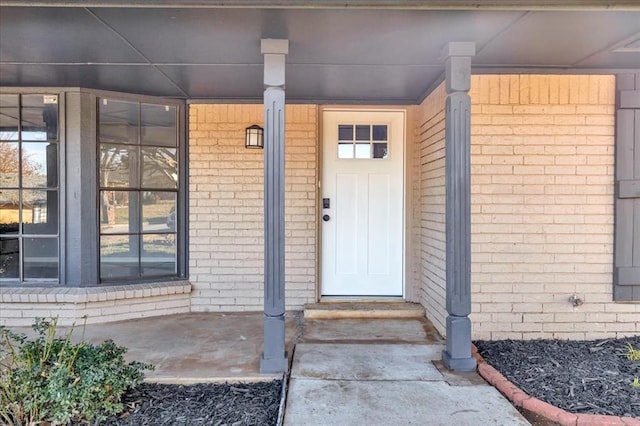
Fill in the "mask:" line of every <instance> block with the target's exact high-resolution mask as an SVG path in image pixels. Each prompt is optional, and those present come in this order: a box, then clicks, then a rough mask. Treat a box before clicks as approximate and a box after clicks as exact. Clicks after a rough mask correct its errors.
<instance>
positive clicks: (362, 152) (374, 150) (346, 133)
mask: <svg viewBox="0 0 640 426" xmlns="http://www.w3.org/2000/svg"><path fill="white" fill-rule="evenodd" d="M387 134H388V126H387V125H386V124H374V125H369V124H356V125H354V124H340V125H338V158H339V159H386V158H387V157H388V155H389V152H388V141H387ZM354 136H355V137H354Z"/></svg>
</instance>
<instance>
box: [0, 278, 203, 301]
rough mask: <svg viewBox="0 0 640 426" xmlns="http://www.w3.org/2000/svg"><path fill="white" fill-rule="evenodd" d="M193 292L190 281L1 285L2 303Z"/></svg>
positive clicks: (102, 299)
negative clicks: (100, 284)
mask: <svg viewBox="0 0 640 426" xmlns="http://www.w3.org/2000/svg"><path fill="white" fill-rule="evenodd" d="M189 293H191V283H190V282H189V281H186V280H181V281H163V282H153V283H140V284H128V285H104V286H99V287H17V286H16V287H0V302H2V303H73V304H79V303H91V302H106V301H112V300H113V301H116V300H127V299H137V298H144V297H153V296H167V295H179V294H189Z"/></svg>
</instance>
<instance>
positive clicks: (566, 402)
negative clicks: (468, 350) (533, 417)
mask: <svg viewBox="0 0 640 426" xmlns="http://www.w3.org/2000/svg"><path fill="white" fill-rule="evenodd" d="M627 344H631V345H632V346H633V347H634V348H636V349H638V348H640V336H638V337H631V338H624V339H606V340H593V341H560V340H528V341H522V340H498V341H477V342H475V345H476V347H477V348H478V352H479V353H480V355H482V357H483V358H484V359H485V360H486V361H487V363H489V364H490V365H492V366H493V367H494V368H495V369H496V370H498V371H499V372H500V373H502V374H503V375H504V376H505V377H506V378H507V379H509V380H510V381H511V382H513V383H514V384H516V385H517V386H518V387H520V389H522V390H523V391H525V392H526V393H527V394H529V395H531V396H534V397H536V398H538V399H541V400H543V401H545V402H548V403H549V404H552V405H555V406H556V407H560V408H562V409H564V410H566V411H569V412H572V413H584V414H604V415H615V416H631V417H640V388H634V387H633V380H634V378H636V377H640V361H630V360H628V359H627V357H626V353H627V350H628V346H627Z"/></svg>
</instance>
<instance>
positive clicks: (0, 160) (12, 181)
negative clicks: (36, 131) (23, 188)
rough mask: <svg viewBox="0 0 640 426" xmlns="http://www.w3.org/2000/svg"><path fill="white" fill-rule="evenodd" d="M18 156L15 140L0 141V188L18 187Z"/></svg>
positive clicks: (18, 149)
mask: <svg viewBox="0 0 640 426" xmlns="http://www.w3.org/2000/svg"><path fill="white" fill-rule="evenodd" d="M19 158H20V146H19V145H18V143H17V142H0V188H16V187H18V173H19V167H18V164H19V163H18V162H19V161H20V160H19Z"/></svg>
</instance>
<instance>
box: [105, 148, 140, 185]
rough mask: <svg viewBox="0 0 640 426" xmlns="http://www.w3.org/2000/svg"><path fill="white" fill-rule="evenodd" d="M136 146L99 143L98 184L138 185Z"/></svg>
mask: <svg viewBox="0 0 640 426" xmlns="http://www.w3.org/2000/svg"><path fill="white" fill-rule="evenodd" d="M137 150H138V148H137V147H134V146H123V145H108V144H101V145H100V186H102V187H106V188H129V187H137V186H138V178H137V175H138V173H137V170H138V167H137V161H136V158H137V155H136V153H137Z"/></svg>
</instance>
